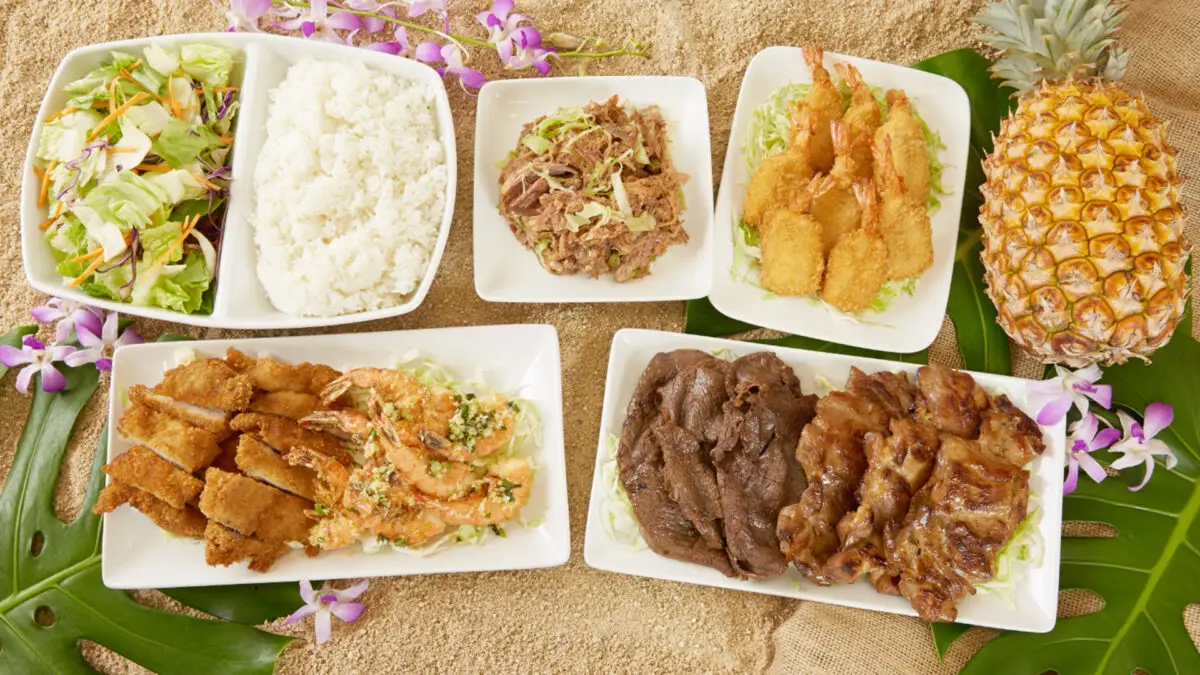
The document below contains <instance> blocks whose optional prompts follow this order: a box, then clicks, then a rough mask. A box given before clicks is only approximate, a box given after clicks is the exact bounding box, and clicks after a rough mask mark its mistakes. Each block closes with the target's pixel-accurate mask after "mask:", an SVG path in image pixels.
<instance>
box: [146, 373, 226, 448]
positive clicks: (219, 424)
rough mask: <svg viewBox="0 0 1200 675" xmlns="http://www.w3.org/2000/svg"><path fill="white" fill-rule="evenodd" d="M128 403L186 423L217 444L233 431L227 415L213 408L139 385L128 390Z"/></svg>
mask: <svg viewBox="0 0 1200 675" xmlns="http://www.w3.org/2000/svg"><path fill="white" fill-rule="evenodd" d="M128 394H129V401H130V403H133V404H134V405H144V406H146V407H147V408H153V409H154V410H157V411H158V412H160V413H165V414H167V415H170V416H172V417H176V418H178V419H181V420H183V421H184V422H187V423H188V424H190V425H192V426H194V427H197V428H200V429H203V430H205V431H207V432H208V433H210V434H212V435H213V437H214V438H216V439H217V441H218V442H220V441H223V440H225V439H226V438H228V437H229V435H230V434H232V433H233V431H231V430H230V428H229V413H227V412H224V411H222V410H217V409H215V408H206V407H202V406H198V405H193V404H191V403H184V402H183V401H176V400H175V399H173V398H170V397H167V396H163V395H161V394H156V393H154V392H153V391H152V390H150V389H149V388H147V387H146V386H144V385H141V384H135V385H133V386H132V387H130V388H129V390H128Z"/></svg>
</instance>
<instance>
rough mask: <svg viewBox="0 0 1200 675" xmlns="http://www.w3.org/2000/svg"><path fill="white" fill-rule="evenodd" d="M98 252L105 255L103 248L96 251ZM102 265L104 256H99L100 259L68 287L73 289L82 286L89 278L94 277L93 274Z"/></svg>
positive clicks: (93, 262) (94, 261)
mask: <svg viewBox="0 0 1200 675" xmlns="http://www.w3.org/2000/svg"><path fill="white" fill-rule="evenodd" d="M96 250H97V251H99V252H100V253H104V249H102V248H101V249H96ZM102 264H104V256H99V257H98V258H96V259H95V260H93V261H92V264H90V265H88V267H87V269H86V270H84V271H83V274H80V275H79V276H77V277H75V279H74V280H73V281H71V283H69V284H67V285H68V286H70V287H71V288H75V287H76V286H78V285H79V284H82V283H83V282H84V281H86V280H87V278H88V277H90V276H92V272H95V271H96V270H97V269H98V268H99V267H100V265H102Z"/></svg>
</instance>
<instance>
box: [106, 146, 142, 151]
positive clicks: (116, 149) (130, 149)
mask: <svg viewBox="0 0 1200 675" xmlns="http://www.w3.org/2000/svg"><path fill="white" fill-rule="evenodd" d="M108 151H109V152H137V148H127V147H125V146H123V145H118V146H116V147H112V148H109V149H108Z"/></svg>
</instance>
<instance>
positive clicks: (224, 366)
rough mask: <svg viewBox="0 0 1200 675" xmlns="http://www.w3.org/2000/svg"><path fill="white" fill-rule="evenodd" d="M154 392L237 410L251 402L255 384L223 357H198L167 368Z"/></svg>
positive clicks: (204, 406)
mask: <svg viewBox="0 0 1200 675" xmlns="http://www.w3.org/2000/svg"><path fill="white" fill-rule="evenodd" d="M154 393H156V394H160V395H162V396H167V397H170V398H173V399H175V400H176V401H182V402H184V403H190V404H192V405H195V406H200V407H202V408H216V409H217V410H223V411H225V412H237V411H239V410H245V409H246V406H248V405H250V398H251V397H252V396H254V386H253V385H252V384H251V383H250V378H249V377H246V376H245V375H242V374H241V373H239V372H238V371H236V370H234V369H233V368H231V367H230V366H229V364H228V363H225V361H224V360H223V359H199V360H197V361H192V362H191V363H189V364H187V365H183V366H179V367H177V368H172V369H170V370H168V371H167V372H166V374H165V375H163V380H162V382H159V383H158V386H156V387H154Z"/></svg>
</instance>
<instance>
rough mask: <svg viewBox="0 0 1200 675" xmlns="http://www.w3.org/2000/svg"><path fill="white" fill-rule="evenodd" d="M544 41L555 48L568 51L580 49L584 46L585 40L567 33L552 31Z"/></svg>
mask: <svg viewBox="0 0 1200 675" xmlns="http://www.w3.org/2000/svg"><path fill="white" fill-rule="evenodd" d="M542 42H543V43H545V44H548V45H550V46H551V47H554V48H555V49H565V50H568V51H570V50H574V49H579V48H580V47H582V46H583V40H580V39H579V38H577V37H575V36H574V35H568V34H566V33H551V34H549V35H547V36H546V37H545V38H543V39H542Z"/></svg>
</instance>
